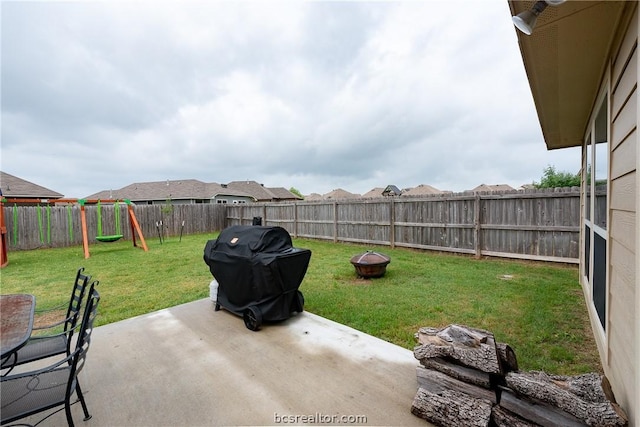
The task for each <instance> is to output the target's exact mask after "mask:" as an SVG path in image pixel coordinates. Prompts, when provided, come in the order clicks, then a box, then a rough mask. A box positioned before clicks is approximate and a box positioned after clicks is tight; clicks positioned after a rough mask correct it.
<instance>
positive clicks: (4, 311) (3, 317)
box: [0, 294, 36, 362]
mask: <svg viewBox="0 0 640 427" xmlns="http://www.w3.org/2000/svg"><path fill="white" fill-rule="evenodd" d="M35 307H36V297H35V296H33V295H29V294H11V295H0V359H2V361H3V362H4V361H5V359H6V358H7V357H8V356H10V355H11V354H13V353H14V352H16V351H17V350H18V349H20V347H22V346H23V345H25V343H26V342H27V340H28V339H29V337H30V336H31V331H32V329H33V316H34V312H35Z"/></svg>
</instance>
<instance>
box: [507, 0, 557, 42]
mask: <svg viewBox="0 0 640 427" xmlns="http://www.w3.org/2000/svg"><path fill="white" fill-rule="evenodd" d="M565 1H566V0H540V1H537V2H536V3H535V4H534V5H533V7H532V8H531V10H526V11H524V12H520V13H519V14H517V15H516V16H514V17H512V18H511V19H512V20H513V25H515V26H516V28H517V29H519V30H520V31H522V32H523V33H525V34H526V35H528V36H530V35H531V33H533V27H535V26H536V21H537V20H538V16H540V14H541V13H542V12H543V11H544V10H545V9H546V8H547V6H548V5H551V6H558V5H559V4H562V3H564V2H565Z"/></svg>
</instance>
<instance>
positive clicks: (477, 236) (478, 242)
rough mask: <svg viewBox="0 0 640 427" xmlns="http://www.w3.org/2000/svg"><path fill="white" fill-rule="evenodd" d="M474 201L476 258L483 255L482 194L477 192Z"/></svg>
mask: <svg viewBox="0 0 640 427" xmlns="http://www.w3.org/2000/svg"><path fill="white" fill-rule="evenodd" d="M474 202H475V206H474V215H475V218H474V225H475V228H474V231H473V237H474V239H473V240H474V244H475V249H476V258H480V257H481V256H482V242H481V240H482V229H481V224H480V215H481V213H482V210H481V209H480V194H479V193H477V192H476V194H475V197H474Z"/></svg>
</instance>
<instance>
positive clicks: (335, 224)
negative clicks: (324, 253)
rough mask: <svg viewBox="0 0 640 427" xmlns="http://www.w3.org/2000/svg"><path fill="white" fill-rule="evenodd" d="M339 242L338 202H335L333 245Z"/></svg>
mask: <svg viewBox="0 0 640 427" xmlns="http://www.w3.org/2000/svg"><path fill="white" fill-rule="evenodd" d="M337 242H338V202H336V201H335V200H334V201H333V243H337Z"/></svg>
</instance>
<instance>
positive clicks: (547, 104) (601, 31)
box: [509, 0, 625, 150]
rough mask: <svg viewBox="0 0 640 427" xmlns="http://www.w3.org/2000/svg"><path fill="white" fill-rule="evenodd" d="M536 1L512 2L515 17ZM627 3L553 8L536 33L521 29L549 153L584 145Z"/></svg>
mask: <svg viewBox="0 0 640 427" xmlns="http://www.w3.org/2000/svg"><path fill="white" fill-rule="evenodd" d="M534 4H535V1H512V0H510V1H509V8H510V9H511V14H512V15H516V14H518V13H520V12H523V11H525V10H530V9H531V7H532V6H533V5H534ZM624 4H625V2H624V1H572V0H569V1H567V2H565V3H563V4H561V5H559V6H548V7H547V8H546V9H545V10H544V12H543V13H542V14H541V15H540V16H539V17H538V21H537V24H536V26H535V29H534V31H533V34H532V35H530V36H527V35H525V34H523V33H521V32H520V31H518V30H516V29H515V27H514V31H516V33H517V36H518V43H519V45H520V52H521V54H522V59H523V62H524V66H525V70H526V73H527V78H528V79H529V86H530V87H531V93H532V95H533V99H534V103H535V106H536V110H537V112H538V119H539V121H540V125H541V127H542V133H543V135H544V139H545V142H546V144H547V148H548V149H550V150H551V149H556V148H566V147H574V146H579V145H581V144H582V140H583V137H584V134H585V129H586V126H587V123H588V122H589V116H590V113H591V110H592V107H593V105H594V103H595V98H596V97H597V95H598V89H599V87H600V83H601V81H602V76H603V75H604V71H605V69H606V64H607V58H608V57H609V50H610V46H611V44H612V40H613V37H614V34H615V28H616V26H617V24H618V21H619V20H620V17H621V14H622V11H623V9H624Z"/></svg>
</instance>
